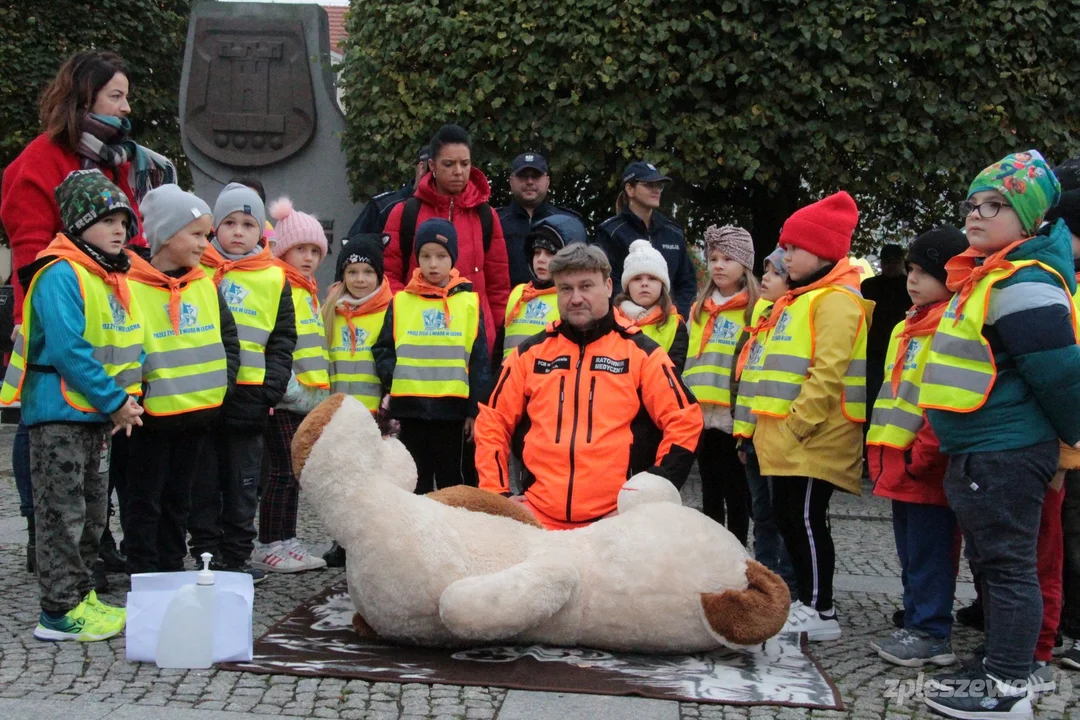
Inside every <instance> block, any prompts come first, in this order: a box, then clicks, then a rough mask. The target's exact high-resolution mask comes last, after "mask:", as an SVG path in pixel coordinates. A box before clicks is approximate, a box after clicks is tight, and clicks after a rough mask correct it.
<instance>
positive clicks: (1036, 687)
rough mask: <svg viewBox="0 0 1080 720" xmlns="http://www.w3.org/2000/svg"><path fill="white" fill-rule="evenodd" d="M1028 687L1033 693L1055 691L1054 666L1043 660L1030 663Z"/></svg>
mask: <svg viewBox="0 0 1080 720" xmlns="http://www.w3.org/2000/svg"><path fill="white" fill-rule="evenodd" d="M1028 687H1030V688H1031V692H1033V693H1052V692H1054V691H1055V690H1057V682H1056V681H1055V680H1054V666H1053V665H1051V664H1050V663H1048V662H1045V661H1043V660H1036V661H1035V662H1034V663H1032V665H1031V674H1030V675H1028Z"/></svg>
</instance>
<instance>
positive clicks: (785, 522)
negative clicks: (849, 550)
mask: <svg viewBox="0 0 1080 720" xmlns="http://www.w3.org/2000/svg"><path fill="white" fill-rule="evenodd" d="M772 488H773V519H775V520H776V527H777V529H778V530H779V531H780V535H781V536H782V537H783V538H784V545H785V546H786V547H787V551H788V555H789V556H791V565H792V567H793V568H794V569H795V579H796V581H797V583H798V586H799V600H801V601H802V603H803V604H804V605H807V606H809V607H812V608H814V609H816V610H818V611H819V612H828V611H829V610H831V609H832V605H833V571H834V570H835V567H836V551H835V549H834V547H833V539H832V532H831V531H830V530H829V498H831V497H832V493H833V485H832V483H828V482H825V481H824V480H816V479H814V478H807V477H776V476H774V477H773V479H772Z"/></svg>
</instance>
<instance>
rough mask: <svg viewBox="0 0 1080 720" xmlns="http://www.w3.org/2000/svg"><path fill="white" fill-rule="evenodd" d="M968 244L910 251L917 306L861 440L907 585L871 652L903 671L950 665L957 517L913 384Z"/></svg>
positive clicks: (927, 237)
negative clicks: (949, 274)
mask: <svg viewBox="0 0 1080 720" xmlns="http://www.w3.org/2000/svg"><path fill="white" fill-rule="evenodd" d="M967 246H968V243H967V238H966V237H964V234H963V233H962V232H960V231H959V230H957V229H956V228H953V227H942V228H937V229H934V230H931V231H929V232H926V233H923V234H922V235H920V236H919V237H917V238H915V241H914V242H912V243H911V245H910V247H909V248H908V256H907V261H908V274H907V288H908V294H909V295H910V296H911V301H912V303H914V307H912V308H911V310H910V311H909V312H908V314H907V317H906V318H905V319H904V320H901V321H900V322H899V323H898V324H897V325H896V326H895V327H893V328H890V329H889V335H888V337H889V346H888V352H887V353H886V357H885V365H884V367H883V372H884V375H883V377H884V382H883V383H882V385H881V391H880V392H879V393H878V396H877V399H876V400H875V402H874V411H873V413H872V415H871V418H870V431H869V433H868V434H867V441H866V442H867V453H866V455H867V459H868V461H869V466H870V468H869V469H870V479H871V480H873V482H874V494H875V495H877V496H879V497H884V498H888V499H889V500H891V501H892V519H893V535H894V536H895V540H896V552H897V556H898V557H899V559H900V569H901V575H900V576H901V578H902V580H903V583H904V610H903V613H902V619H903V622H902V623H901V627H900V629H898V630H896V631H895V632H893V633H892V634H890V635H887V636H884V637H881V638H877V639H876V640H874V641H873V642H871V643H870V647H871V649H873V650H874V651H875V652H877V654H878V655H879V656H881V658H882V659H883V660H886V661H887V662H891V663H893V664H895V665H901V666H904V667H922V666H923V665H927V664H931V663H932V664H934V665H951V664H952V663H954V662H956V655H955V654H954V653H953V650H952V642H951V636H952V621H953V616H952V606H953V595H954V593H955V590H956V586H955V581H956V568H957V563H958V562H959V557H958V555H957V553H954V551H953V548H954V545H955V546H956V549H957V550H959V544H958V543H955V542H954V541H955V533H956V517H955V515H953V512H952V510H950V509H949V504H948V501H947V500H946V499H945V490H944V488H943V486H942V481H943V479H944V477H945V465H946V463H947V462H948V458H947V457H945V455H943V454H942V453H941V449H940V447H939V446H938V440H937V437H936V436H935V435H934V431H933V429H932V428H931V427H930V424H929V423H928V422H927V420H926V417H925V413H924V412H923V411H922V410H920V409H919V388H920V386H921V384H922V377H923V372H924V370H925V368H926V360H927V357H928V356H929V350H930V343H931V341H932V339H933V336H934V332H935V331H936V329H937V326H938V323H939V322H940V321H941V317H942V315H943V314H944V313H945V308H946V306H947V305H948V302H949V299H950V298H951V297H952V292H951V291H950V290H949V288H948V287H947V286H946V285H945V280H946V271H945V263H947V262H948V261H949V260H950V259H951V258H953V257H954V256H956V255H959V254H960V253H962V252H963V251H964V250H966V249H967ZM1060 512H1061V510H1060V508H1059V509H1058V513H1059V515H1060ZM1059 571H1060V570H1059Z"/></svg>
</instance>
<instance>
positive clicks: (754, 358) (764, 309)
mask: <svg viewBox="0 0 1080 720" xmlns="http://www.w3.org/2000/svg"><path fill="white" fill-rule="evenodd" d="M772 306H773V304H772V303H771V302H770V301H768V300H765V299H764V298H762V299H759V300H758V301H757V303H756V304H755V305H754V314H753V317H751V319H750V327H751V328H756V327H757V325H758V322H759V321H760V320H761V318H762V316H764V315H766V314H767V313H768V312H769V310H771V309H772ZM768 338H769V331H768V330H761V331H758V332H753V331H751V333H750V337H749V338H747V340H746V344H747V345H749V346H750V350H748V351H747V352H748V355H747V358H746V365H744V366H743V369H742V375H741V376H740V377H739V378H737V379H738V381H739V395H738V397H737V398H735V409H734V410H733V411H732V413H731V416H732V419H733V420H734V421H735V426H734V428H733V429H732V434H733V435H734V436H735V437H741V438H751V437H753V436H754V428H755V427H757V418H756V417H754V414H753V413H752V412H750V409H751V406H752V404H753V401H754V388H755V385H756V383H757V375H758V373H759V372H760V371H761V366H762V364H763V363H762V361H763V360H764V359H765V341H766V340H768Z"/></svg>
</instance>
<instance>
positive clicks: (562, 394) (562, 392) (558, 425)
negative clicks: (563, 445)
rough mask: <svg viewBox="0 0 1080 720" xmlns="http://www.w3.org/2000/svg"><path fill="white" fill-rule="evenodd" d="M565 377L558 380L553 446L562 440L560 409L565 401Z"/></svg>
mask: <svg viewBox="0 0 1080 720" xmlns="http://www.w3.org/2000/svg"><path fill="white" fill-rule="evenodd" d="M565 386H566V376H565V375H563V376H562V377H561V378H559V415H558V417H557V419H556V423H555V444H556V445H558V444H559V439H560V438H562V408H563V401H564V400H565V399H566V390H565V389H564V388H565Z"/></svg>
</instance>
